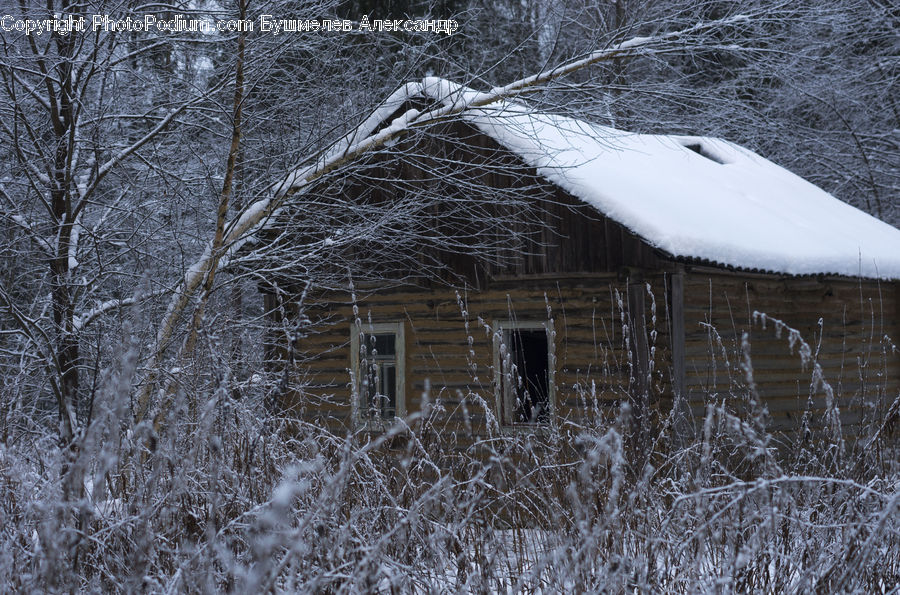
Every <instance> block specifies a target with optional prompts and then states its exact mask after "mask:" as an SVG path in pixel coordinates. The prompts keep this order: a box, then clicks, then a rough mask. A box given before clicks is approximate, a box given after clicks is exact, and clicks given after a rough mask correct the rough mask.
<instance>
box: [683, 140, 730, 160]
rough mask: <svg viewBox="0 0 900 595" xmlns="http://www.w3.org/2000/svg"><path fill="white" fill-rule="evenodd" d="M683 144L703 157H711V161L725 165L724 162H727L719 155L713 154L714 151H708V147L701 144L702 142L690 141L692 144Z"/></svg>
mask: <svg viewBox="0 0 900 595" xmlns="http://www.w3.org/2000/svg"><path fill="white" fill-rule="evenodd" d="M683 146H684V148H685V149H690V150H691V151H693V152H694V153H696V154H697V155H700V156H701V157H706V158H707V159H709V160H710V161H715V162H716V163H718V164H719V165H724V164H725V162H724V161H722V160H721V159H719V158H718V157H716V156H715V155H713V154H712V153H710V152H709V151H707V150H706V147H704V146H703V145H702V144H700V143H690V144H686V145H683Z"/></svg>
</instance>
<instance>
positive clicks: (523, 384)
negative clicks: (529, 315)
mask: <svg viewBox="0 0 900 595" xmlns="http://www.w3.org/2000/svg"><path fill="white" fill-rule="evenodd" d="M501 328H502V324H501ZM500 336H501V337H502V339H501V344H500V345H498V354H497V355H498V357H497V359H498V360H499V361H498V363H499V366H500V370H501V376H500V382H499V384H500V414H501V419H502V420H503V423H504V424H506V425H516V424H537V423H546V422H548V421H549V419H550V413H551V408H552V398H551V397H552V378H551V376H552V374H551V367H550V350H549V341H548V340H547V331H546V329H545V328H544V327H543V325H540V324H539V323H532V324H531V325H529V324H528V323H521V322H519V323H515V327H514V328H506V329H502V331H501V333H500Z"/></svg>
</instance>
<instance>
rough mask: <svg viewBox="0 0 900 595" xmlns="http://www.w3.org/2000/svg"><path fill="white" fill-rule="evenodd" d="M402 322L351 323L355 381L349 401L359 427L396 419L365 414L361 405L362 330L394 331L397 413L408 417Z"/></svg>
mask: <svg viewBox="0 0 900 595" xmlns="http://www.w3.org/2000/svg"><path fill="white" fill-rule="evenodd" d="M404 326H405V325H404V324H403V323H402V322H377V323H372V322H363V323H361V324H360V323H356V322H354V323H353V325H352V327H351V335H350V368H351V375H352V378H353V385H352V386H351V390H350V403H351V408H352V415H353V421H354V423H355V424H356V426H357V427H361V428H372V429H383V428H384V427H386V426H389V425H391V424H393V423H394V420H393V419H384V418H381V417H376V418H368V417H363V415H362V411H361V408H360V405H361V403H360V399H361V398H362V380H363V378H362V375H363V370H362V369H360V365H359V355H360V353H359V352H360V344H359V337H360V335H361V334H366V335H384V334H393V335H394V354H395V357H396V358H397V367H396V381H397V386H396V387H395V389H396V403H395V413H394V416H395V418H396V417H400V418H403V417H406V333H405V329H404Z"/></svg>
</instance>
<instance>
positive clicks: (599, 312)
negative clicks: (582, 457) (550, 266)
mask: <svg viewBox="0 0 900 595" xmlns="http://www.w3.org/2000/svg"><path fill="white" fill-rule="evenodd" d="M666 281H667V279H666V277H665V276H663V275H658V276H655V277H653V278H647V279H644V280H642V281H641V283H640V284H639V285H638V287H640V289H641V290H642V291H644V292H645V293H646V295H645V296H644V299H643V303H644V308H645V312H644V319H645V320H646V321H647V325H648V331H649V332H648V334H647V338H646V341H645V343H646V345H647V348H648V349H649V350H650V353H651V356H650V357H651V359H652V361H653V371H652V372H651V373H650V381H649V384H650V390H651V395H652V397H651V401H653V402H660V400H661V398H662V399H663V400H664V399H665V395H668V394H670V392H671V389H670V387H669V384H668V378H669V372H670V367H669V365H668V363H667V361H669V360H670V355H669V351H670V350H669V348H668V343H667V342H668V336H669V331H668V327H667V323H666V320H667V303H666V299H665V293H666V288H665V285H666ZM648 284H649V290H648V289H647V285H648ZM633 287H634V286H633ZM633 287H632V291H634V288H633ZM627 291H628V282H627V280H621V279H619V278H618V277H617V276H616V275H612V274H609V275H594V276H591V277H586V278H580V279H575V280H572V279H568V280H566V279H556V280H550V279H537V278H536V279H531V280H528V281H526V282H523V281H522V280H518V281H515V282H509V283H508V284H506V286H504V283H502V282H497V283H494V286H493V287H492V288H491V289H489V290H485V291H479V292H471V293H469V294H467V293H466V292H464V291H459V292H458V293H457V292H455V291H453V290H449V289H444V290H436V291H425V290H422V291H393V292H379V293H376V294H372V295H368V296H365V297H361V296H358V299H357V301H356V302H355V305H356V307H357V311H358V317H359V319H360V320H361V321H362V322H363V324H365V323H367V322H369V321H371V322H373V323H384V322H399V321H402V322H403V323H404V325H405V327H404V332H405V335H406V337H405V338H406V344H405V351H406V384H405V393H406V409H407V413H414V412H417V411H420V410H421V408H422V403H423V398H427V399H428V401H429V402H431V403H435V402H437V403H439V404H440V405H441V406H442V407H443V408H444V409H445V411H446V412H447V413H448V414H449V415H448V416H446V419H449V420H450V425H451V426H452V427H449V428H447V429H449V430H451V431H456V432H459V433H461V434H466V435H470V436H484V435H489V434H491V433H492V432H495V431H497V429H498V427H499V426H497V425H496V423H494V424H492V422H491V421H490V419H491V417H492V416H495V413H494V412H495V411H496V406H497V401H496V395H497V391H496V388H495V385H494V346H493V334H492V333H493V327H492V325H493V324H494V321H495V320H517V321H519V322H524V321H529V322H531V321H536V322H540V323H545V324H548V325H549V326H550V327H551V328H552V329H553V331H554V333H553V334H552V335H551V341H552V343H553V349H552V351H553V354H554V356H555V358H554V359H555V368H554V372H555V379H556V395H555V411H556V416H555V420H556V422H557V423H560V424H562V425H567V426H569V427H577V425H579V424H582V423H592V422H595V421H598V420H599V419H608V418H609V417H610V416H611V415H614V414H615V413H616V411H617V410H618V403H619V402H620V400H621V399H622V398H624V397H625V396H626V395H627V392H628V390H629V387H630V386H633V385H634V384H635V380H634V378H633V376H634V370H633V368H632V361H633V360H634V355H633V354H631V353H630V349H629V348H628V347H627V345H632V344H633V341H632V339H631V338H630V337H629V339H628V341H627V342H626V336H625V335H626V332H630V331H626V330H625V329H626V326H627V325H628V321H629V318H628V316H627V307H628V303H629V300H628V296H627ZM353 307H354V303H353V302H352V301H351V300H350V299H349V297H348V295H347V294H337V293H332V294H329V295H327V296H320V297H319V298H318V299H317V300H316V302H315V303H314V304H313V305H311V306H309V307H308V308H307V309H306V310H305V312H304V314H305V315H306V316H309V317H310V319H311V320H314V321H315V320H320V321H321V323H320V324H317V325H314V328H315V329H316V332H312V333H309V334H308V335H307V336H306V337H305V338H303V339H302V340H301V341H299V342H298V343H297V346H296V352H297V357H298V360H300V361H303V362H304V363H303V364H302V367H303V368H304V371H305V373H306V377H305V378H304V383H305V385H306V387H305V389H304V391H303V392H301V393H297V394H294V395H293V396H292V397H290V402H287V403H285V405H286V406H288V407H295V408H298V409H302V410H303V415H306V416H314V417H316V418H318V419H319V420H320V421H321V423H325V424H327V425H329V426H331V427H332V428H333V429H334V430H336V431H339V432H341V433H343V432H346V431H348V430H351V429H353V428H354V421H353V419H352V415H351V411H352V410H351V383H350V380H351V371H350V367H351V363H350V362H351V350H350V333H351V329H352V321H353V320H354V314H353ZM426 391H427V397H423V395H425V394H426ZM513 431H516V430H513Z"/></svg>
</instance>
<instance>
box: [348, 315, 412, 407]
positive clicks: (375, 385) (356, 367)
mask: <svg viewBox="0 0 900 595" xmlns="http://www.w3.org/2000/svg"><path fill="white" fill-rule="evenodd" d="M350 343H351V349H352V353H353V362H352V366H353V374H354V379H355V381H356V388H357V390H356V391H355V395H356V396H355V398H354V401H355V402H354V403H353V409H354V414H355V415H354V417H355V418H356V419H357V420H358V421H359V422H360V423H362V424H367V423H371V424H377V423H378V422H383V421H389V420H393V419H394V417H398V416H399V417H402V416H404V415H406V407H405V405H406V403H405V401H404V384H405V382H404V377H405V374H404V361H403V354H404V337H403V323H387V324H365V323H364V324H362V325H354V329H353V336H352V337H351V341H350Z"/></svg>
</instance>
